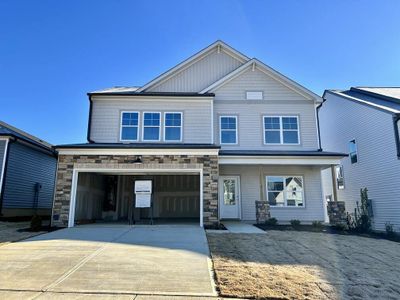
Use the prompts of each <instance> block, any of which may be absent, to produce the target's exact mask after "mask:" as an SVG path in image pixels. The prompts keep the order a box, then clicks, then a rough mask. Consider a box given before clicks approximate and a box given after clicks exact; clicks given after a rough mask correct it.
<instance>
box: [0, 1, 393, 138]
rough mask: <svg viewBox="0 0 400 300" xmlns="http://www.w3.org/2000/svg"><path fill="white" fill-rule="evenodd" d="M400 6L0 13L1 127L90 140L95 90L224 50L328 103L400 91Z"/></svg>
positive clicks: (175, 6)
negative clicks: (382, 89)
mask: <svg viewBox="0 0 400 300" xmlns="http://www.w3.org/2000/svg"><path fill="white" fill-rule="evenodd" d="M399 32H400V1H397V0H396V1H367V0H365V1H351V0H343V1H324V0H315V1H309V0H302V1H298V0H293V1H263V0H260V1H235V0H226V1H223V0H210V1H189V0H185V1H184V0H182V1H173V0H172V1H171V0H169V1H148V0H147V1H133V0H130V1H122V0H117V1H114V0H113V1H111V0H110V1H101V0H92V1H90V0H85V1H81V0H76V1H73V0H68V1H67V0H64V1H50V0H49V1H46V0H40V1H39V0H36V1H34V0H27V1H19V0H2V1H1V2H0V90H1V96H0V120H3V121H5V122H8V123H10V124H12V125H14V126H16V127H19V128H21V129H23V130H26V131H28V132H29V133H31V134H34V135H36V136H39V137H41V138H43V139H45V140H47V141H49V142H51V143H54V144H62V143H74V142H85V141H86V129H87V119H88V100H87V96H86V93H87V92H88V91H92V90H96V89H100V88H105V87H110V86H118V85H119V86H130V85H131V86H135V85H143V84H145V83H146V82H148V81H149V80H151V79H152V78H154V77H155V76H157V75H159V74H160V73H162V72H164V71H166V70H167V69H169V68H171V67H173V66H174V65H176V64H177V63H179V62H180V61H182V60H183V59H185V58H187V57H188V56H190V55H192V54H194V53H195V52H197V51H199V50H200V49H202V48H204V47H206V46H207V45H209V44H211V43H212V42H214V41H215V40H217V39H222V40H223V41H225V42H226V43H228V44H230V45H231V46H232V47H234V48H236V49H238V50H239V51H241V52H243V53H244V54H246V55H247V56H249V57H257V58H258V59H260V60H262V61H263V62H265V63H266V64H267V65H269V66H271V67H273V68H275V69H277V70H278V71H280V72H281V73H283V74H285V75H286V76H288V77H290V78H291V79H293V80H295V81H297V82H299V83H300V84H302V85H304V86H305V87H307V88H309V89H311V90H313V91H314V92H316V93H318V94H322V92H323V90H324V89H328V88H348V87H349V86H357V85H364V86H400V82H399V81H400V34H399Z"/></svg>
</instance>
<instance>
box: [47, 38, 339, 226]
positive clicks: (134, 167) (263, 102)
mask: <svg viewBox="0 0 400 300" xmlns="http://www.w3.org/2000/svg"><path fill="white" fill-rule="evenodd" d="M88 95H89V100H90V116H89V126H88V143H86V144H71V145H60V146H58V147H57V150H58V151H59V165H58V178H57V189H56V196H55V199H54V209H53V217H52V222H53V224H54V225H57V226H74V225H75V224H77V223H85V222H93V221H113V222H116V221H127V222H135V223H136V222H148V221H150V222H153V221H154V222H159V223H161V222H171V221H174V222H176V221H179V220H181V221H189V220H192V221H196V222H198V223H199V225H200V226H203V225H210V226H211V225H215V224H217V223H218V222H219V221H220V220H224V219H235V220H242V221H249V222H254V221H255V220H256V201H266V202H268V203H269V205H270V211H271V215H272V217H275V218H277V219H278V220H279V221H280V222H289V221H290V220H292V219H299V220H301V221H303V222H312V221H314V220H319V221H323V220H324V219H325V214H326V213H325V210H326V208H325V206H324V197H323V190H322V180H321V170H323V169H326V168H331V167H332V166H334V165H336V164H338V163H339V161H340V158H341V157H343V155H342V154H340V153H336V152H335V153H334V152H325V151H323V150H322V149H321V147H320V142H319V133H318V122H317V115H316V108H317V106H318V105H320V103H321V102H322V99H321V98H320V97H319V96H318V95H316V94H314V93H312V92H311V91H309V90H307V89H306V88H304V87H302V86H300V85H299V84H297V83H296V82H294V81H292V80H290V79H289V78H287V77H285V76H283V75H282V74H280V73H279V72H277V71H275V70H273V69H272V68H270V67H268V66H267V65H265V64H264V63H262V62H260V61H259V60H257V59H250V58H248V57H246V56H245V55H243V54H241V53H240V52H238V51H237V50H235V49H233V48H231V47H230V46H228V45H227V44H225V43H223V42H221V41H217V42H215V43H213V44H212V45H210V46H208V47H206V48H205V49H203V50H202V51H200V52H199V53H197V54H195V55H193V56H192V57H190V58H189V59H187V60H186V61H184V62H182V63H180V64H178V65H177V66H176V67H174V68H172V69H171V70H169V71H167V72H165V73H163V74H162V75H160V76H159V77H157V78H155V79H154V80H152V81H151V82H149V83H148V84H146V85H144V86H142V87H117V88H110V89H104V90H100V91H94V92H91V93H89V94H88ZM138 186H139V187H141V188H139V190H138ZM144 187H146V188H144ZM140 189H142V190H140ZM143 189H144V190H146V191H145V192H143ZM146 199H147V200H146Z"/></svg>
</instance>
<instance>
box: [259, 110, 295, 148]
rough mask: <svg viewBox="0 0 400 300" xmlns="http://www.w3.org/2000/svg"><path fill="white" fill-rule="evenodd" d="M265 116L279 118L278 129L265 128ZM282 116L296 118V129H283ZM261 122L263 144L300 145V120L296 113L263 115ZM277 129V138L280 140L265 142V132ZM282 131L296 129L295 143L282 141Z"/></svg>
mask: <svg viewBox="0 0 400 300" xmlns="http://www.w3.org/2000/svg"><path fill="white" fill-rule="evenodd" d="M265 118H279V129H266V128H265ZM282 118H296V120H297V130H294V129H283V123H282ZM262 123H263V129H264V130H263V141H264V145H300V122H299V116H296V115H279V116H277V115H264V116H263V119H262ZM267 130H268V131H279V138H280V142H279V143H267V141H266V140H265V132H266V131H267ZM284 131H297V143H284V142H283V132H284Z"/></svg>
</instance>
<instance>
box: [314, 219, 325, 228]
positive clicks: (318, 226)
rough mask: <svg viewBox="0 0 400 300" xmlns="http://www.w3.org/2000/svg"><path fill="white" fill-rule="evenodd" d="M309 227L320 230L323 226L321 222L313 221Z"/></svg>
mask: <svg viewBox="0 0 400 300" xmlns="http://www.w3.org/2000/svg"><path fill="white" fill-rule="evenodd" d="M311 225H312V227H314V228H316V229H321V228H322V227H323V226H324V225H323V224H322V222H321V221H313V222H312V223H311Z"/></svg>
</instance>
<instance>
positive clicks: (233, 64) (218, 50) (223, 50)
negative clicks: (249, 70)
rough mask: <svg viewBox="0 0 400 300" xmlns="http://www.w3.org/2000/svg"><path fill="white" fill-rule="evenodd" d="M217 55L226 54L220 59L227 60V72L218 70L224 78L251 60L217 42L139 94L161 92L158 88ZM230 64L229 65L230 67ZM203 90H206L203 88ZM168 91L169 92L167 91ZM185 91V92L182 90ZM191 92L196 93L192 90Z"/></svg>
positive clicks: (157, 79) (143, 88)
mask: <svg viewBox="0 0 400 300" xmlns="http://www.w3.org/2000/svg"><path fill="white" fill-rule="evenodd" d="M216 54H224V56H219V59H223V60H225V63H226V64H227V67H226V68H227V69H226V70H216V76H219V77H222V76H224V75H226V74H227V73H229V72H231V71H232V70H233V69H236V68H237V67H239V66H240V65H242V64H244V63H245V62H246V61H248V60H249V58H248V57H247V56H245V55H243V54H242V53H240V52H238V51H236V50H235V49H233V48H232V47H230V46H229V45H227V44H225V43H224V42H222V41H216V42H215V43H213V44H211V45H210V46H208V47H206V48H204V49H203V50H201V51H200V52H198V53H196V54H195V55H193V56H191V57H189V58H188V59H187V60H185V61H183V62H182V63H180V64H178V65H177V66H175V67H173V68H172V69H170V70H168V71H167V72H165V73H163V74H161V75H160V76H158V77H157V78H155V79H154V80H152V81H150V82H149V83H147V84H145V85H144V86H143V87H141V88H139V89H138V90H137V92H143V91H161V90H160V89H157V87H158V86H160V85H161V84H163V83H165V82H166V81H168V80H171V79H172V78H174V77H177V76H181V77H182V75H183V74H184V72H185V70H188V69H189V68H191V67H193V66H194V65H195V64H196V63H198V62H201V61H204V60H206V59H207V58H208V59H209V60H211V59H212V58H210V57H212V56H213V55H214V56H215V55H216ZM228 64H229V65H228ZM210 66H215V60H214V61H211V62H210ZM217 79H218V78H216V79H215V78H214V79H212V78H211V79H210V80H211V81H215V80H217ZM201 88H204V86H202V87H201ZM166 91H168V90H166ZM182 91H185V90H182ZM191 92H195V91H194V90H191Z"/></svg>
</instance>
